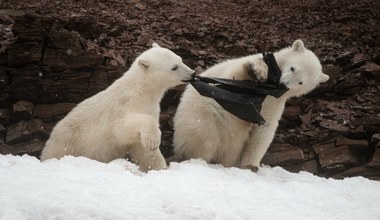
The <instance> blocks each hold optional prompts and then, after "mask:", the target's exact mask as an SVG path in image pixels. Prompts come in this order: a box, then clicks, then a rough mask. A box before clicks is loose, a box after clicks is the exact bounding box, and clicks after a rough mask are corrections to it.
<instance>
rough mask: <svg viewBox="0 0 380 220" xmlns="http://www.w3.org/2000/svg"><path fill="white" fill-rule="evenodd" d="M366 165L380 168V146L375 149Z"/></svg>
mask: <svg viewBox="0 0 380 220" xmlns="http://www.w3.org/2000/svg"><path fill="white" fill-rule="evenodd" d="M367 165H368V166H369V167H371V168H377V169H380V148H376V149H375V153H374V154H373V156H372V158H371V160H370V161H369V162H368V163H367Z"/></svg>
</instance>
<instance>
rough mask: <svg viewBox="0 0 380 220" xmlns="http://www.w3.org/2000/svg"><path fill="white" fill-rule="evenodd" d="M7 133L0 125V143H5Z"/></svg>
mask: <svg viewBox="0 0 380 220" xmlns="http://www.w3.org/2000/svg"><path fill="white" fill-rule="evenodd" d="M6 133H7V129H5V127H4V125H3V124H0V143H4V142H5V134H6Z"/></svg>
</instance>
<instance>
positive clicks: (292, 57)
mask: <svg viewBox="0 0 380 220" xmlns="http://www.w3.org/2000/svg"><path fill="white" fill-rule="evenodd" d="M276 59H277V61H278V65H279V67H280V69H281V72H282V75H281V79H280V82H281V83H284V84H285V85H286V86H287V87H288V88H289V91H288V92H287V93H286V94H288V96H301V95H304V94H306V93H308V92H310V91H311V90H313V89H314V88H316V87H317V86H318V85H319V84H320V83H323V82H326V81H327V80H328V79H329V76H328V75H326V74H324V73H323V72H322V65H321V63H320V62H319V59H318V58H317V56H316V55H315V54H314V53H313V52H312V51H310V50H308V49H306V48H305V46H304V44H303V42H302V41H301V40H296V41H294V42H293V45H292V47H289V48H285V49H282V50H280V51H279V52H278V53H277V56H276Z"/></svg>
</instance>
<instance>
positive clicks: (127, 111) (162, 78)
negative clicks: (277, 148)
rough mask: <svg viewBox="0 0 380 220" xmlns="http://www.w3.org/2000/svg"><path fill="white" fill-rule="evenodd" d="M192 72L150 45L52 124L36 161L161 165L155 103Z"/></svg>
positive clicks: (176, 58) (165, 51)
mask: <svg viewBox="0 0 380 220" xmlns="http://www.w3.org/2000/svg"><path fill="white" fill-rule="evenodd" d="M193 73H194V71H193V70H192V69H190V68H189V67H187V66H186V65H185V64H184V63H183V62H182V59H181V57H179V56H177V55H176V54H174V53H173V52H172V51H170V50H168V49H166V48H162V47H160V46H158V45H157V44H153V47H152V48H151V49H149V50H147V51H145V52H143V53H142V54H141V55H140V56H138V57H137V58H136V60H135V61H134V62H133V64H132V65H131V67H130V69H129V70H128V71H127V72H126V73H124V74H123V76H121V77H120V78H119V79H118V80H116V81H115V82H114V83H113V84H112V85H110V86H109V87H108V88H107V89H106V90H104V91H102V92H99V93H98V94H96V95H94V96H92V97H90V98H88V99H86V100H84V101H83V102H81V103H79V104H78V105H77V106H76V107H75V108H74V109H73V110H72V111H71V112H70V113H69V114H68V115H67V116H66V117H65V118H64V119H63V120H61V121H60V122H59V123H58V124H57V125H56V126H55V127H54V129H53V131H52V133H51V135H50V138H49V140H48V141H47V142H46V145H45V147H44V149H43V151H42V155H41V160H42V161H44V160H47V159H49V158H61V157H63V156H64V155H74V156H85V157H89V158H91V159H94V160H98V161H101V162H110V161H112V160H114V159H117V158H125V157H131V158H132V160H133V161H134V162H135V163H137V164H138V165H139V168H140V170H142V171H147V170H150V169H154V170H158V169H163V168H166V163H165V160H164V157H163V156H162V154H161V152H160V150H159V145H160V143H161V131H160V129H159V114H160V106H159V103H160V101H161V98H162V96H163V94H164V93H165V91H166V90H168V89H169V88H171V87H174V86H176V85H177V84H180V83H182V80H187V79H190V78H191V75H192V74H193Z"/></svg>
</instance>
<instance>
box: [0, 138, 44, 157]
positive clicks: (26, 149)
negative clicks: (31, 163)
mask: <svg viewBox="0 0 380 220" xmlns="http://www.w3.org/2000/svg"><path fill="white" fill-rule="evenodd" d="M44 145H45V144H44V142H43V141H41V140H39V139H32V140H28V141H26V142H22V143H19V144H13V145H8V144H4V145H2V147H1V148H0V150H1V151H0V152H1V153H2V154H14V155H22V154H31V155H34V156H38V155H39V154H40V152H41V151H42V149H43V148H44Z"/></svg>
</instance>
